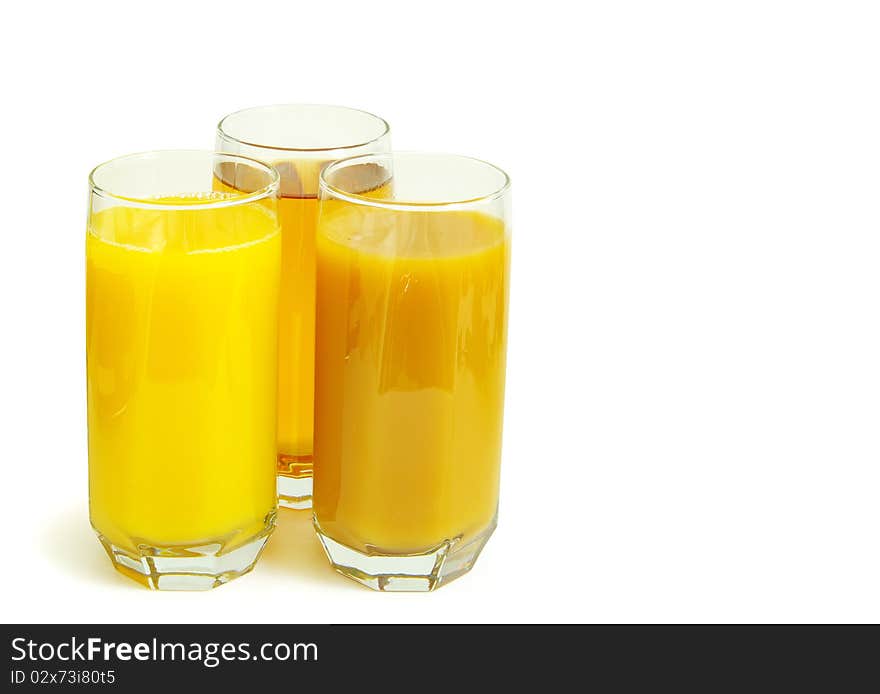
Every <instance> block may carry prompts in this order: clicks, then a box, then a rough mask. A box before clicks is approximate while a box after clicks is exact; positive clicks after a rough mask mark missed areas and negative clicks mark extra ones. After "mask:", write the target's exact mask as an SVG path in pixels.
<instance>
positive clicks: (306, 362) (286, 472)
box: [217, 104, 391, 509]
mask: <svg viewBox="0 0 880 694" xmlns="http://www.w3.org/2000/svg"><path fill="white" fill-rule="evenodd" d="M390 140H391V138H390V132H389V128H388V123H386V122H385V121H384V120H382V119H381V118H379V117H378V116H374V115H372V114H371V113H366V112H365V111H359V110H357V109H353V108H346V107H344V106H322V105H316V104H288V105H279V106H257V107H254V108H248V109H245V110H243V111H238V112H236V113H232V114H230V115H228V116H226V117H225V118H223V120H221V121H220V124H219V125H218V126H217V149H218V150H220V151H223V152H233V153H238V154H244V155H247V156H250V157H254V158H257V159H261V160H262V161H265V162H268V163H271V164H273V165H274V166H275V168H276V169H277V170H278V172H279V173H280V175H281V197H280V199H279V201H278V216H279V219H280V220H281V237H282V240H281V246H282V273H281V298H280V303H279V312H278V451H277V453H278V462H277V465H278V503H279V504H280V505H281V506H284V507H287V508H299V509H303V508H311V505H312V428H313V420H314V366H315V219H316V217H317V212H318V176H319V174H320V172H321V169H322V168H323V167H324V166H325V165H326V164H327V163H329V162H332V161H335V160H337V159H341V158H342V157H348V156H354V155H357V154H366V153H369V152H385V151H388V149H389V147H390Z"/></svg>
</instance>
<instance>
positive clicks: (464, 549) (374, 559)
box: [314, 517, 497, 592]
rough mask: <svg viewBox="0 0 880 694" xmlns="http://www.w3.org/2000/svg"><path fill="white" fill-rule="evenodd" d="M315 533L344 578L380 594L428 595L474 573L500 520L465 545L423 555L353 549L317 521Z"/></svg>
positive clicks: (445, 545)
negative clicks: (417, 593)
mask: <svg viewBox="0 0 880 694" xmlns="http://www.w3.org/2000/svg"><path fill="white" fill-rule="evenodd" d="M314 523H315V530H316V531H317V533H318V537H319V538H320V539H321V544H322V545H323V546H324V551H325V552H326V553H327V558H328V559H329V560H330V563H331V564H332V565H333V568H334V569H336V570H337V571H338V572H339V573H341V574H342V575H343V576H347V577H348V578H351V579H353V580H355V581H357V582H358V583H361V584H363V585H365V586H367V588H372V589H373V590H381V591H389V592H391V591H394V592H398V591H410V592H412V591H416V592H426V591H430V590H434V589H436V588H439V587H440V586H442V585H445V584H447V583H449V582H450V581H453V580H455V579H456V578H458V577H459V576H462V575H464V574H466V573H467V572H468V571H470V570H471V568H472V567H473V565H474V563H475V562H476V561H477V557H478V556H480V552H481V551H482V549H483V547H485V546H486V542H488V540H489V537H491V535H492V532H493V531H494V530H495V526H496V525H497V517H496V518H493V519H492V522H491V523H490V524H489V526H488V527H487V528H486V529H485V530H484V531H483V532H481V533H480V534H479V535H477V536H476V537H474V538H471V539H470V540H469V541H468V542H467V543H466V544H462V541H461V538H453V539H452V540H445V541H444V542H442V543H440V544H439V545H437V546H436V547H434V548H433V549H430V550H428V551H427V552H423V553H420V554H379V553H378V552H376V551H375V550H373V551H370V552H369V553H364V552H361V551H360V550H356V549H352V548H351V547H348V546H347V545H343V544H342V543H340V542H337V541H336V540H334V539H333V538H332V537H330V536H329V535H327V534H326V533H325V532H324V531H323V530H322V529H321V526H320V525H319V523H318V520H317V519H315V521H314Z"/></svg>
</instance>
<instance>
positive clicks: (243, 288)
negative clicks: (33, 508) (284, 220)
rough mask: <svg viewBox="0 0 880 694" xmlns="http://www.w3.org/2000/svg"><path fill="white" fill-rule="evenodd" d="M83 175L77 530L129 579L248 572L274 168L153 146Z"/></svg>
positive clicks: (270, 388)
mask: <svg viewBox="0 0 880 694" xmlns="http://www.w3.org/2000/svg"><path fill="white" fill-rule="evenodd" d="M218 178H221V179H222V180H225V181H228V182H230V183H231V184H232V186H231V187H230V189H229V190H226V191H218V190H216V188H217V185H216V180H217V179H218ZM89 183H90V187H91V195H90V205H89V216H88V229H87V233H86V365H87V390H88V428H89V436H88V439H89V510H90V516H91V521H92V526H93V527H94V529H95V532H97V534H98V538H99V539H100V541H101V544H102V545H103V546H104V549H106V550H107V554H109V555H110V559H111V561H112V562H113V564H114V566H115V567H116V568H117V569H118V570H119V571H121V572H122V573H123V574H125V575H127V576H129V577H130V578H133V579H135V580H137V581H139V582H140V583H142V584H144V585H146V586H149V587H150V588H156V589H161V590H203V589H208V588H213V587H215V586H217V585H220V584H222V583H225V582H227V581H229V580H231V579H233V578H236V577H237V576H240V575H241V574H243V573H246V572H248V571H250V570H251V569H252V568H253V566H254V564H255V562H256V561H257V558H258V556H259V554H260V552H261V551H262V549H263V546H264V544H265V543H266V540H267V538H268V537H269V535H270V533H271V532H272V529H273V528H274V525H275V509H276V498H275V417H276V378H277V356H278V351H277V350H278V346H277V345H278V323H277V310H278V292H279V284H280V274H281V233H280V227H279V224H278V214H277V194H278V185H279V176H278V173H277V172H276V171H275V170H274V169H272V168H271V167H270V166H267V165H266V164H263V163H261V162H258V161H255V160H253V159H248V158H246V157H241V156H236V155H230V154H215V153H212V152H198V151H164V152H148V153H144V154H134V155H130V156H125V157H121V158H119V159H114V160H112V161H109V162H107V163H105V164H101V165H100V166H98V167H97V168H96V169H95V170H94V171H92V173H91V176H90V177H89Z"/></svg>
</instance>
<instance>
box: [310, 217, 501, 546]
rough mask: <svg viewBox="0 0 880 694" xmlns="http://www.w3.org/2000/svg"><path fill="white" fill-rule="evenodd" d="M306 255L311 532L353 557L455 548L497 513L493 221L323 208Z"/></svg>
mask: <svg viewBox="0 0 880 694" xmlns="http://www.w3.org/2000/svg"><path fill="white" fill-rule="evenodd" d="M316 256H317V288H318V290H317V323H316V371H315V408H316V409H315V462H316V466H315V495H314V507H315V513H316V516H317V518H318V521H319V522H320V524H321V528H322V529H323V530H324V532H326V533H327V534H328V535H330V536H331V537H333V538H334V539H335V540H337V541H339V542H342V543H344V544H347V545H349V546H351V547H353V548H355V549H358V550H360V551H365V550H368V549H369V547H373V548H376V549H378V550H381V551H383V552H386V553H393V552H397V553H408V552H419V551H425V550H427V549H430V548H432V547H434V546H436V545H437V544H439V543H440V542H442V541H444V540H451V539H454V538H456V537H461V538H463V539H464V540H465V541H466V540H467V539H468V538H469V537H470V536H472V535H474V534H476V533H478V532H480V531H481V530H483V529H485V528H486V527H487V526H488V525H489V523H490V522H491V520H492V518H493V516H494V515H495V512H496V508H497V504H498V482H499V467H500V456H501V424H502V414H503V401H504V369H505V348H506V333H507V293H508V274H509V241H508V237H507V235H506V233H505V228H504V225H503V223H502V222H501V221H500V220H498V219H496V218H494V217H490V216H488V215H484V214H481V213H475V212H421V211H397V210H388V209H385V208H377V207H368V206H360V205H352V204H349V203H345V202H341V201H325V202H324V208H323V210H322V216H321V220H320V224H319V228H318V232H317V236H316Z"/></svg>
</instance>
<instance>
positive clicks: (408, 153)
mask: <svg viewBox="0 0 880 694" xmlns="http://www.w3.org/2000/svg"><path fill="white" fill-rule="evenodd" d="M379 157H386V158H388V159H391V160H393V159H394V158H396V157H403V158H406V157H413V158H415V157H425V158H446V159H463V160H466V161H468V162H471V163H474V164H480V165H482V166H485V167H488V168H490V169H493V170H494V171H496V172H497V173H499V174H501V177H502V183H501V185H500V186H499V187H498V188H496V189H495V190H493V191H492V192H490V193H485V194H484V195H477V196H474V197H471V198H464V199H461V200H442V201H431V202H419V201H415V200H414V201H408V200H383V199H382V198H372V197H369V196H367V195H363V194H361V193H350V192H348V191H345V190H342V189H341V188H339V187H337V186H334V185H333V184H332V183H330V182H329V181H328V180H327V175H328V174H330V173H332V172H333V171H334V170H337V169H340V168H343V167H344V166H346V165H348V164H351V163H352V162H357V160H358V159H365V160H366V159H376V158H379ZM322 191H326V192H328V193H330V194H331V195H332V196H333V197H334V198H338V199H340V200H345V201H346V202H350V203H352V204H353V205H365V206H368V207H381V208H385V209H389V210H420V209H421V210H436V209H442V208H456V207H464V206H468V205H474V204H476V203H482V202H491V201H493V200H497V199H499V198H502V197H504V196H505V195H506V194H507V193H508V192H509V191H510V176H509V175H508V174H507V172H506V171H504V169H502V168H501V167H500V166H496V165H495V164H492V163H491V162H488V161H486V160H485V159H478V158H476V157H470V156H468V155H466V154H449V153H447V152H426V151H419V150H404V151H391V152H371V153H368V154H358V155H356V156H353V157H346V158H345V159H337V160H336V161H334V162H332V163H330V164H328V165H327V166H325V167H324V168H323V169H322V170H321V175H320V177H319V193H320V192H322Z"/></svg>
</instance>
